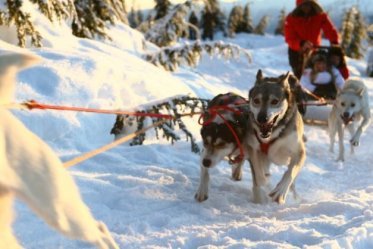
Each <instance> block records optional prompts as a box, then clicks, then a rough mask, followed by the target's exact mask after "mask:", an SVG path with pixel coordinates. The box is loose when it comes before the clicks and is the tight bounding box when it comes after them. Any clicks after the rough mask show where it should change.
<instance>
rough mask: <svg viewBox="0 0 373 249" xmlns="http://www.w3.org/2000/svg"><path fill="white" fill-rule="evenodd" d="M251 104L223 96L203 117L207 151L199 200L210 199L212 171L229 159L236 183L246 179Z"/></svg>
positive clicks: (198, 194) (217, 98) (243, 100)
mask: <svg viewBox="0 0 373 249" xmlns="http://www.w3.org/2000/svg"><path fill="white" fill-rule="evenodd" d="M248 114H249V113H248V103H247V101H246V100H245V99H244V98H243V97H241V96H239V95H236V94H234V93H226V94H219V95H217V96H216V97H214V98H213V99H212V100H211V101H210V103H209V104H208V106H207V110H206V111H205V113H204V114H203V115H201V119H200V120H202V121H203V122H202V128H201V136H202V140H203V150H202V154H201V157H200V168H201V175H200V183H199V187H198V191H197V193H196V194H195V199H196V200H197V201H199V202H202V201H205V200H207V198H208V188H209V180H210V176H209V169H211V168H213V167H215V166H216V165H217V164H218V163H219V162H220V161H222V160H223V159H224V158H226V157H228V158H229V162H230V164H231V166H232V179H233V180H235V181H239V180H241V178H242V165H243V163H244V160H245V159H247V149H246V143H245V141H244V140H245V138H246V132H247V130H248V128H247V127H248V123H247V121H248Z"/></svg>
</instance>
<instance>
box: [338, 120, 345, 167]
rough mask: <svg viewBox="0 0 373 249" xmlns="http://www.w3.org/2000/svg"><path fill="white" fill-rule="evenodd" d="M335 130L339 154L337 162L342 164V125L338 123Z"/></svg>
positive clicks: (343, 149)
mask: <svg viewBox="0 0 373 249" xmlns="http://www.w3.org/2000/svg"><path fill="white" fill-rule="evenodd" d="M337 129H338V144H339V154H338V158H337V161H341V162H343V161H344V160H345V158H344V154H345V147H344V144H343V138H344V129H343V125H342V123H338V126H337Z"/></svg>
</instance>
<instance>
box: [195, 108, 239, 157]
mask: <svg viewBox="0 0 373 249" xmlns="http://www.w3.org/2000/svg"><path fill="white" fill-rule="evenodd" d="M220 111H230V112H233V113H234V114H237V115H240V114H241V113H242V112H241V111H239V110H237V109H233V108H231V107H229V106H227V105H220V106H212V107H211V108H209V109H208V110H207V112H208V114H209V115H210V116H211V117H210V118H209V119H208V120H206V121H203V117H204V116H205V114H204V113H202V114H201V116H200V117H199V119H198V123H199V124H200V125H204V126H205V125H209V124H211V123H212V122H213V121H214V119H215V117H216V116H217V115H218V116H219V117H220V118H221V119H222V120H223V122H224V124H225V125H226V126H227V127H228V129H229V130H230V131H231V132H232V135H233V137H234V139H235V140H236V143H237V147H238V148H239V150H240V155H238V156H237V157H236V158H232V153H233V152H232V153H231V154H230V155H229V156H228V157H229V162H230V163H239V162H241V161H242V160H243V158H244V151H243V146H242V144H241V142H240V139H239V138H238V136H237V133H236V131H235V130H234V129H233V127H232V126H231V125H230V124H229V122H228V121H227V120H226V119H225V118H224V116H223V115H222V114H221V113H220Z"/></svg>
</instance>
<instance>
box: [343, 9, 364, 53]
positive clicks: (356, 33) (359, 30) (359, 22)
mask: <svg viewBox="0 0 373 249" xmlns="http://www.w3.org/2000/svg"><path fill="white" fill-rule="evenodd" d="M366 37H367V33H366V24H365V22H364V18H363V16H362V15H361V13H360V11H359V10H357V12H356V14H355V22H354V29H353V31H352V39H351V42H350V45H349V47H348V54H347V55H348V56H349V57H351V58H355V59H361V58H362V57H363V56H364V55H363V50H364V49H363V44H362V42H363V40H364V39H365V38H366Z"/></svg>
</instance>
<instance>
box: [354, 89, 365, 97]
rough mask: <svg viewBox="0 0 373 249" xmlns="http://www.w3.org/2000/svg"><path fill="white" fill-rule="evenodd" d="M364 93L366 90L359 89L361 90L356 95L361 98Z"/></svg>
mask: <svg viewBox="0 0 373 249" xmlns="http://www.w3.org/2000/svg"><path fill="white" fill-rule="evenodd" d="M364 92H365V89H364V88H361V89H359V90H357V91H356V94H357V95H358V96H359V97H360V98H361V97H363V95H364Z"/></svg>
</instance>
